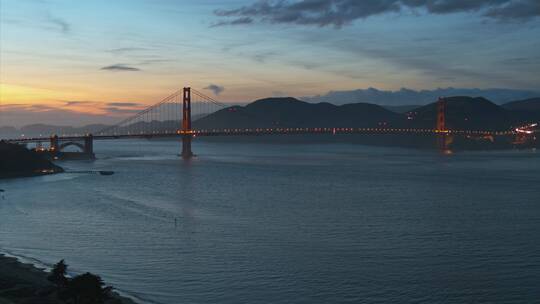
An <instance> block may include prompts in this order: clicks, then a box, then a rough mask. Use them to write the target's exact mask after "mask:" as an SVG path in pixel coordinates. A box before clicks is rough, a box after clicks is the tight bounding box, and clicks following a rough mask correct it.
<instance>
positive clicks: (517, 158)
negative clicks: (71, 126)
mask: <svg viewBox="0 0 540 304" xmlns="http://www.w3.org/2000/svg"><path fill="white" fill-rule="evenodd" d="M194 149H195V152H196V153H197V154H198V155H199V156H198V157H197V158H196V159H193V160H191V161H190V162H183V161H181V160H179V159H178V156H177V154H178V152H179V145H178V144H177V143H175V142H172V141H169V142H167V141H165V142H159V141H155V142H147V141H119V142H117V143H114V144H111V143H97V144H96V151H97V152H98V157H99V158H100V159H99V160H97V161H95V162H67V163H64V164H63V165H64V166H65V167H67V168H68V169H70V170H113V171H115V172H116V174H115V175H112V176H100V175H94V174H63V175H54V176H43V177H36V178H32V179H17V180H10V181H2V182H0V183H1V185H0V188H2V189H5V190H6V193H4V196H5V199H4V200H0V250H1V251H4V252H9V253H11V254H13V255H16V256H22V257H26V258H28V259H30V260H31V261H33V262H40V263H44V264H48V265H50V264H52V263H54V262H56V261H58V260H59V259H62V258H65V259H66V260H67V261H68V264H70V267H71V269H73V270H74V271H92V272H96V273H98V274H101V275H103V277H104V278H105V279H106V281H107V282H109V283H111V284H113V285H114V286H116V287H118V288H119V289H121V290H123V291H125V292H127V293H129V294H131V295H133V296H136V297H138V298H140V299H144V300H146V301H148V302H155V303H291V302H293V303H471V302H474V303H494V302H497V303H531V302H534V301H537V299H538V297H539V296H540V288H538V286H539V284H538V282H540V241H538V237H537V235H538V234H539V233H540V204H538V201H539V198H540V190H539V188H538V176H540V157H539V155H538V153H535V152H530V151H522V152H519V151H507V152H474V153H472V152H471V153H457V154H453V155H440V154H438V153H436V152H422V151H415V150H401V149H389V148H373V147H365V146H359V145H344V144H327V145H315V144H305V145H278V144H275V145H269V144H254V143H251V144H234V143H204V142H200V141H198V142H197V143H196V144H195V148H194Z"/></svg>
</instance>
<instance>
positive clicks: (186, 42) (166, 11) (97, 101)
mask: <svg viewBox="0 0 540 304" xmlns="http://www.w3.org/2000/svg"><path fill="white" fill-rule="evenodd" d="M539 15H540V3H539V2H538V1H537V0H497V1H495V0H466V1H462V0H402V1H398V0H384V1H367V0H366V1H353V0H298V1H293V0H291V1H256V0H233V1H224V0H182V1H180V0H178V1H172V0H87V1H74V0H0V17H1V20H0V98H1V106H2V111H3V112H4V114H3V116H2V117H3V120H4V121H3V122H1V121H0V125H3V124H7V123H11V124H14V123H17V122H13V120H14V119H15V118H14V117H15V116H14V117H11V120H9V118H6V114H5V113H6V112H9V111H12V112H13V113H17V115H20V117H19V116H17V120H18V122H19V123H22V122H23V121H24V122H27V121H28V120H31V119H33V118H32V117H34V116H32V115H33V114H34V113H36V112H38V113H39V112H50V113H54V114H55V115H58V113H60V114H61V113H67V114H69V115H71V116H69V117H70V119H71V120H66V121H65V122H66V123H72V120H73V121H75V122H77V121H78V120H77V119H80V122H81V123H83V122H90V121H95V116H94V115H100V116H101V115H105V116H106V117H113V118H114V117H117V116H122V115H127V114H128V113H130V111H133V110H136V109H139V108H141V107H144V106H145V105H148V104H152V103H155V102H157V101H159V100H160V99H161V98H162V97H164V96H166V95H168V94H169V93H171V92H173V91H175V90H177V89H179V88H181V87H183V86H192V87H194V88H198V89H200V90H201V91H206V92H207V93H208V94H211V95H213V96H215V97H216V98H217V99H219V100H222V101H225V102H244V101H250V100H253V99H256V98H260V97H268V96H283V95H290V96H310V95H316V94H324V93H326V92H328V91H331V90H351V89H358V88H368V87H376V88H379V89H386V90H398V89H400V88H402V87H407V88H413V89H432V88H437V87H449V86H452V87H465V88H472V87H478V88H511V89H526V90H539V89H540V73H539V72H538V71H540V18H539ZM205 88H206V89H205ZM218 94H219V95H218ZM73 113H77V114H80V115H79V116H76V115H75V116H73V115H72V114H73ZM26 114H28V115H26ZM30 114H32V115H30ZM66 117H67V116H66ZM66 119H67V118H66ZM103 121H104V122H106V121H108V120H106V119H105V120H103Z"/></svg>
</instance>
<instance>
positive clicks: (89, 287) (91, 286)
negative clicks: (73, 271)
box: [66, 272, 112, 304]
mask: <svg viewBox="0 0 540 304" xmlns="http://www.w3.org/2000/svg"><path fill="white" fill-rule="evenodd" d="M104 286H105V283H103V280H102V279H101V277H99V276H97V275H94V274H91V273H89V272H87V273H85V274H81V275H78V276H76V277H74V278H73V279H71V280H70V281H69V283H68V285H67V293H66V294H67V296H68V297H69V298H71V299H72V300H73V302H74V303H75V304H102V303H104V301H105V300H106V299H107V298H109V294H110V292H111V289H112V288H111V287H108V286H105V287H104Z"/></svg>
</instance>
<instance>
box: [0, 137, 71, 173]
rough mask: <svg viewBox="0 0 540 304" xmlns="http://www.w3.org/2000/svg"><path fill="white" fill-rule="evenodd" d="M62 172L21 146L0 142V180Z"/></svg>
mask: <svg viewBox="0 0 540 304" xmlns="http://www.w3.org/2000/svg"><path fill="white" fill-rule="evenodd" d="M62 171H63V169H62V168H60V167H59V166H56V165H54V164H53V163H51V162H50V161H49V160H47V159H45V158H44V157H43V156H42V155H39V154H38V153H36V152H34V151H30V150H28V149H27V148H26V147H24V146H22V145H17V144H10V143H6V142H3V141H0V178H9V177H25V176H36V175H44V174H52V173H58V172H62Z"/></svg>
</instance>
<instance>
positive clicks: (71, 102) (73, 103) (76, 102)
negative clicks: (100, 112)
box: [65, 100, 96, 107]
mask: <svg viewBox="0 0 540 304" xmlns="http://www.w3.org/2000/svg"><path fill="white" fill-rule="evenodd" d="M93 104H96V102H95V101H86V100H82V101H81V100H69V101H65V106H66V107H71V106H80V105H93Z"/></svg>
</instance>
